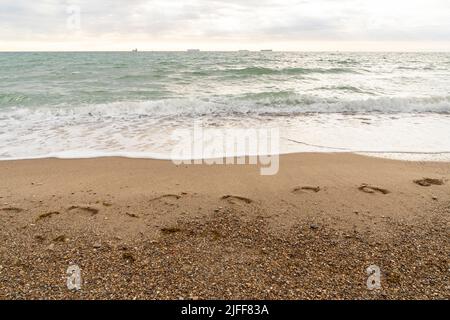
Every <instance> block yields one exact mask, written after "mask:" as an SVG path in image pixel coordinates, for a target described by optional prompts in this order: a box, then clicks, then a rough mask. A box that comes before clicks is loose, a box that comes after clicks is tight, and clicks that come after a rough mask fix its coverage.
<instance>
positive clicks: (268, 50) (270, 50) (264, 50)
mask: <svg viewBox="0 0 450 320" xmlns="http://www.w3.org/2000/svg"><path fill="white" fill-rule="evenodd" d="M261 52H273V50H272V49H263V50H261Z"/></svg>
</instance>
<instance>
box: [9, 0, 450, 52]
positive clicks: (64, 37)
mask: <svg viewBox="0 0 450 320" xmlns="http://www.w3.org/2000/svg"><path fill="white" fill-rule="evenodd" d="M133 48H138V49H139V50H186V49H188V48H198V49H201V50H239V49H249V50H260V49H274V50H287V51H330V50H331V51H335V50H341V51H450V0H284V1H283V0H277V1H275V0H222V1H219V0H183V1H181V0H0V51H88V50H131V49H133Z"/></svg>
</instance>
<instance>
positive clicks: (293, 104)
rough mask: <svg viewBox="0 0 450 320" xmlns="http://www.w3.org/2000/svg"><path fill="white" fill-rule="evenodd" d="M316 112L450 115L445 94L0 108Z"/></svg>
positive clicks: (136, 113)
mask: <svg viewBox="0 0 450 320" xmlns="http://www.w3.org/2000/svg"><path fill="white" fill-rule="evenodd" d="M315 113H342V114H366V113H379V114H391V113H392V114H395V113H412V114H414V113H416V114H421V113H438V114H450V96H447V97H429V98H420V97H419V98H387V97H384V98H376V99H375V98H371V99H365V100H348V101H344V100H333V99H325V98H318V97H315V96H311V95H299V94H296V93H293V92H289V91H286V92H273V93H270V92H263V93H255V94H247V95H242V96H238V97H226V98H225V97H221V98H217V99H215V100H212V99H161V100H150V101H121V102H112V103H102V104H86V105H81V106H69V105H60V106H47V107H44V106H40V107H8V108H1V109H0V119H8V118H9V119H16V120H29V119H32V118H34V119H35V120H36V121H44V120H45V121H51V119H53V118H55V117H56V118H60V119H61V118H65V119H67V120H68V121H69V122H70V121H88V122H89V121H98V120H99V119H114V118H120V119H122V120H123V119H128V120H130V121H132V120H133V119H137V118H148V119H152V118H153V119H158V118H162V117H201V116H212V117H219V119H220V117H224V118H226V117H235V116H240V115H248V116H268V115H270V116H287V115H298V114H315Z"/></svg>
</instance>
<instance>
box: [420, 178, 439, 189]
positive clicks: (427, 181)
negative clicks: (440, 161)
mask: <svg viewBox="0 0 450 320" xmlns="http://www.w3.org/2000/svg"><path fill="white" fill-rule="evenodd" d="M414 183H415V184H418V185H419V186H422V187H430V186H432V185H435V186H442V185H443V184H444V180H442V179H431V178H423V179H420V180H414Z"/></svg>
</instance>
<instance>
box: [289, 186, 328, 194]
mask: <svg viewBox="0 0 450 320" xmlns="http://www.w3.org/2000/svg"><path fill="white" fill-rule="evenodd" d="M320 190H321V189H320V187H312V186H303V187H295V188H294V189H292V192H293V193H301V192H303V191H312V192H315V193H317V192H319V191H320Z"/></svg>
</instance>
